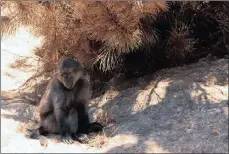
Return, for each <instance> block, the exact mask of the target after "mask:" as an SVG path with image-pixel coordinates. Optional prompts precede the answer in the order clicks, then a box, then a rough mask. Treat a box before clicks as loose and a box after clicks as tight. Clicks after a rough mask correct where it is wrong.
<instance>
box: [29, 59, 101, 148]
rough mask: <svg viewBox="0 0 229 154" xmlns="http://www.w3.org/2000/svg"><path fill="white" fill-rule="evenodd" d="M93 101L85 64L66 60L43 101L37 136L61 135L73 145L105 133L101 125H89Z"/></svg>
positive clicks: (61, 63) (58, 68) (60, 64)
mask: <svg viewBox="0 0 229 154" xmlns="http://www.w3.org/2000/svg"><path fill="white" fill-rule="evenodd" d="M89 98H90V82H89V79H88V78H87V77H86V75H85V72H84V69H83V67H82V65H81V64H80V63H79V62H78V61H77V60H75V59H73V58H67V57H65V58H63V59H62V60H61V61H60V62H59V64H58V67H57V74H56V75H54V77H53V78H52V80H51V81H50V82H49V84H48V86H47V88H46V91H45V93H44V95H43V97H42V99H41V101H40V104H39V108H38V109H39V116H40V127H39V128H38V129H37V131H38V132H37V133H39V134H40V135H47V134H48V133H52V134H60V136H61V139H62V141H63V142H64V143H68V144H72V143H73V141H74V140H78V141H83V140H85V136H86V134H89V133H90V132H99V131H101V130H102V129H103V126H102V125H101V124H100V123H97V122H94V123H89V116H88V102H89ZM83 136H84V137H83ZM30 137H31V138H33V135H31V136H30ZM86 140H88V138H87V136H86Z"/></svg>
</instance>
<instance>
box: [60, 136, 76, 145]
mask: <svg viewBox="0 0 229 154" xmlns="http://www.w3.org/2000/svg"><path fill="white" fill-rule="evenodd" d="M62 142H64V143H66V144H73V142H74V140H73V139H72V137H71V136H70V135H65V136H62Z"/></svg>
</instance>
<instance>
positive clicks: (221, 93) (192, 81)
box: [97, 59, 228, 153]
mask: <svg viewBox="0 0 229 154" xmlns="http://www.w3.org/2000/svg"><path fill="white" fill-rule="evenodd" d="M227 62H228V61H227V60H226V59H225V60H218V61H215V62H202V63H198V64H193V65H190V66H185V67H178V68H172V69H170V70H163V71H160V72H158V73H156V74H155V75H153V76H148V77H144V78H140V79H135V80H134V82H135V83H134V84H133V82H132V84H130V83H131V82H127V83H125V84H120V85H119V86H116V87H115V86H114V87H113V88H111V90H110V92H109V93H112V92H113V93H115V94H116V95H115V96H114V97H113V98H111V99H110V97H109V96H110V95H111V94H109V95H107V96H106V94H105V96H103V97H105V98H100V101H99V102H97V103H98V104H97V106H100V109H101V110H102V111H105V112H108V111H109V109H111V108H112V107H116V108H115V110H112V112H113V115H115V120H116V124H114V125H113V127H116V126H119V129H118V131H117V132H116V133H114V134H113V135H114V137H115V136H118V135H121V134H125V135H129V136H132V137H133V140H135V142H134V143H133V140H132V141H131V142H130V143H129V142H125V139H122V137H120V138H118V139H117V140H114V141H113V140H111V142H117V143H118V144H120V145H118V146H115V145H114V146H107V150H106V152H108V153H113V152H114V153H124V152H128V153H131V152H134V153H136V152H172V153H173V152H182V153H183V152H217V153H218V152H223V153H225V152H228V64H227ZM148 79H151V81H150V82H149V80H148ZM122 87H125V88H126V89H125V90H123V89H122ZM117 93H118V94H117ZM105 100H107V101H105ZM98 111H99V110H98ZM98 111H97V112H98Z"/></svg>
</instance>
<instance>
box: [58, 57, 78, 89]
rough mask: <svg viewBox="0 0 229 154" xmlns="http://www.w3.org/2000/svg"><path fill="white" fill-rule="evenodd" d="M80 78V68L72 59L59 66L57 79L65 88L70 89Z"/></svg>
mask: <svg viewBox="0 0 229 154" xmlns="http://www.w3.org/2000/svg"><path fill="white" fill-rule="evenodd" d="M81 76H82V67H81V65H80V64H79V63H77V62H76V61H75V60H73V59H69V58H68V59H65V60H63V61H62V62H60V64H59V73H58V79H59V80H60V82H61V83H62V84H63V85H64V86H65V87H66V88H67V89H72V88H73V87H74V86H75V84H76V82H77V81H78V80H79V79H80V78H81Z"/></svg>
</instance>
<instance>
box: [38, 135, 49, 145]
mask: <svg viewBox="0 0 229 154" xmlns="http://www.w3.org/2000/svg"><path fill="white" fill-rule="evenodd" d="M39 141H40V145H41V146H43V147H47V146H48V140H47V138H46V137H44V136H41V137H40V139H39Z"/></svg>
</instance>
